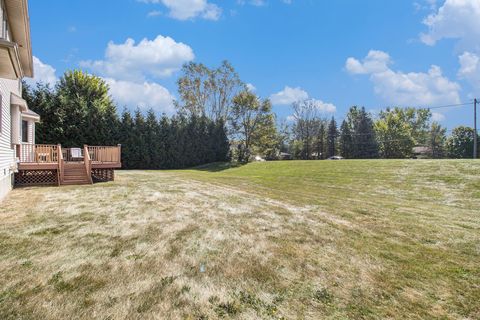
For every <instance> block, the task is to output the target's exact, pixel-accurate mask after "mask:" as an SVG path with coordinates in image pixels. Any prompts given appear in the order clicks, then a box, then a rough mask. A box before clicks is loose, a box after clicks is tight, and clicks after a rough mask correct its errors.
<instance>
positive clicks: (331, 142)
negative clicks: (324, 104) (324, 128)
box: [327, 117, 338, 157]
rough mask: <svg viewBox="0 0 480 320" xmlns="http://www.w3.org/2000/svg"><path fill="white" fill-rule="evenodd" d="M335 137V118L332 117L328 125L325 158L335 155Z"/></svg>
mask: <svg viewBox="0 0 480 320" xmlns="http://www.w3.org/2000/svg"><path fill="white" fill-rule="evenodd" d="M337 136H338V130H337V122H336V121H335V118H334V117H332V120H331V121H330V123H329V125H328V139H327V143H328V146H327V149H328V153H327V157H333V156H335V155H336V153H337Z"/></svg>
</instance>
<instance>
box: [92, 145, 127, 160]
mask: <svg viewBox="0 0 480 320" xmlns="http://www.w3.org/2000/svg"><path fill="white" fill-rule="evenodd" d="M87 148H88V153H89V156H90V159H91V160H92V161H93V162H101V163H109V162H111V163H119V162H120V159H121V146H120V145H118V146H116V147H98V146H97V147H92V146H88V147H87Z"/></svg>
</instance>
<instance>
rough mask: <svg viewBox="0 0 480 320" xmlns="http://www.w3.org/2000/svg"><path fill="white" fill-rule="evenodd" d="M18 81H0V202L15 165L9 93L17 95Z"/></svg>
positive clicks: (6, 189) (9, 182)
mask: <svg viewBox="0 0 480 320" xmlns="http://www.w3.org/2000/svg"><path fill="white" fill-rule="evenodd" d="M18 89H19V85H18V80H6V79H0V95H1V96H2V98H1V104H2V107H1V108H0V110H1V112H2V116H1V119H2V124H1V127H2V131H1V132H0V200H1V199H2V198H3V197H4V196H5V194H6V193H7V192H8V190H9V189H10V188H11V179H12V178H11V177H12V171H11V169H12V167H13V166H14V165H15V152H14V149H13V148H12V142H11V138H12V132H11V128H12V126H11V113H10V112H11V108H10V95H11V93H12V92H13V93H15V94H17V95H18V94H19V92H18Z"/></svg>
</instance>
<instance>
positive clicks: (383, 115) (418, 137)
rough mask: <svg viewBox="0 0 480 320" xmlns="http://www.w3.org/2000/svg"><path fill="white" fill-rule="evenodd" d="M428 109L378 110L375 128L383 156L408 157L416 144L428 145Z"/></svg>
mask: <svg viewBox="0 0 480 320" xmlns="http://www.w3.org/2000/svg"><path fill="white" fill-rule="evenodd" d="M430 118H431V112H430V110H428V109H417V108H393V109H390V108H388V109H387V110H385V111H382V112H380V116H379V119H378V121H377V122H376V123H375V129H376V132H377V135H378V138H379V143H380V151H381V153H382V156H383V157H384V158H408V157H411V156H412V152H413V147H414V146H416V145H420V146H428V145H429V143H430V142H429V131H430Z"/></svg>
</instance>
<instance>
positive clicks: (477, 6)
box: [420, 0, 480, 49]
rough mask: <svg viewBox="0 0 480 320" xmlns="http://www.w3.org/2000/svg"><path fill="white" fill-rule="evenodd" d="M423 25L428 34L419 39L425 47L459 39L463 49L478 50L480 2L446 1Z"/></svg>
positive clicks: (421, 35)
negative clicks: (440, 41)
mask: <svg viewBox="0 0 480 320" xmlns="http://www.w3.org/2000/svg"><path fill="white" fill-rule="evenodd" d="M423 23H424V24H425V25H426V26H427V27H428V32H426V33H422V34H420V39H421V41H422V42H423V43H425V44H427V45H430V46H433V45H435V44H436V42H437V41H439V40H441V39H448V38H450V39H460V40H461V45H462V46H463V47H464V48H477V49H478V48H480V43H478V39H479V38H480V0H446V1H445V3H444V4H443V6H441V7H440V8H439V9H438V10H437V11H436V12H435V13H432V14H430V15H429V16H428V17H426V18H425V19H424V20H423Z"/></svg>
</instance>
